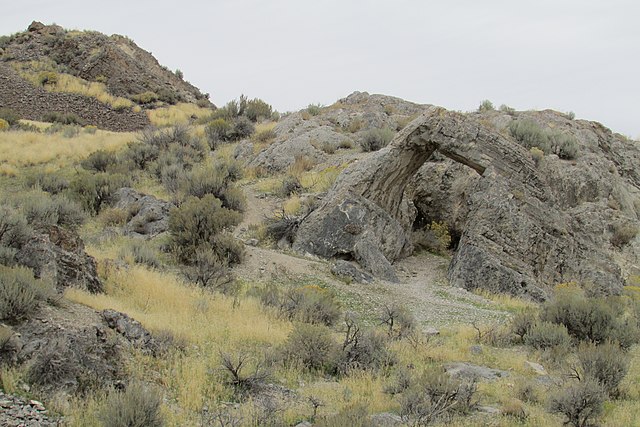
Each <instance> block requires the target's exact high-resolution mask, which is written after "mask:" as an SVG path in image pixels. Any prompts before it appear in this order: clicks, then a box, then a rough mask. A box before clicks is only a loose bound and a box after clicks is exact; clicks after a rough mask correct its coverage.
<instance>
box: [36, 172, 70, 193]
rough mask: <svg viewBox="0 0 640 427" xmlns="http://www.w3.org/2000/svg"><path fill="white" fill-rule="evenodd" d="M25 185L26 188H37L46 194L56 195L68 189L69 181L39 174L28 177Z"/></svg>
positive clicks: (46, 174)
mask: <svg viewBox="0 0 640 427" xmlns="http://www.w3.org/2000/svg"><path fill="white" fill-rule="evenodd" d="M26 185H27V186H28V187H39V188H40V189H41V190H42V191H46V192H47V193H51V194H58V193H61V192H63V191H64V190H66V189H67V188H69V181H68V180H67V179H66V178H63V177H62V176H60V175H57V174H52V173H41V174H37V175H31V176H28V177H27V179H26Z"/></svg>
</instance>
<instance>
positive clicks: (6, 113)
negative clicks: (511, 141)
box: [0, 108, 20, 126]
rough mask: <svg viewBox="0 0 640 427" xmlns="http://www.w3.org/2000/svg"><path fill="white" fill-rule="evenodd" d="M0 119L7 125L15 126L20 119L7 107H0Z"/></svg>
mask: <svg viewBox="0 0 640 427" xmlns="http://www.w3.org/2000/svg"><path fill="white" fill-rule="evenodd" d="M0 119H2V120H4V121H6V122H7V123H8V124H9V126H16V125H17V124H18V123H19V121H20V116H19V115H18V113H16V112H15V111H14V110H11V109H9V108H0Z"/></svg>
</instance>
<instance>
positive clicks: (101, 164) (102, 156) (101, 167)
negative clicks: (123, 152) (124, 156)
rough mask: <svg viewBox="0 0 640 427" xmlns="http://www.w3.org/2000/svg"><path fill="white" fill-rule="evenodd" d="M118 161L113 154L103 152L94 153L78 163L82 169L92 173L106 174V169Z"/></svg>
mask: <svg viewBox="0 0 640 427" xmlns="http://www.w3.org/2000/svg"><path fill="white" fill-rule="evenodd" d="M117 162H118V159H117V158H116V155H115V153H112V152H110V151H105V150H98V151H94V152H93V153H91V154H89V157H87V158H86V159H84V160H83V161H81V162H80V166H82V167H83V168H84V169H86V170H89V171H94V172H106V171H107V168H108V167H109V166H111V165H113V164H116V163H117Z"/></svg>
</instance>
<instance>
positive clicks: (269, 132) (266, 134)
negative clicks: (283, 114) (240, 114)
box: [253, 129, 278, 142]
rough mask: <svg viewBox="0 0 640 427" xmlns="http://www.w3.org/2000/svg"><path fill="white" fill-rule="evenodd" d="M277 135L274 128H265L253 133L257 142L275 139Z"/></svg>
mask: <svg viewBox="0 0 640 427" xmlns="http://www.w3.org/2000/svg"><path fill="white" fill-rule="evenodd" d="M277 136H278V135H276V133H275V131H274V130H273V129H265V130H261V131H260V132H256V133H255V134H253V140H254V141H257V142H267V141H271V140H272V139H275V138H276V137H277Z"/></svg>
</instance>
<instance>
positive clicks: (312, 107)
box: [306, 104, 322, 116]
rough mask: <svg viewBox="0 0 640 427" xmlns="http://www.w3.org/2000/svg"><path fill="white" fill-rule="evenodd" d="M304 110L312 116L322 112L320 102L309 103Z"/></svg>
mask: <svg viewBox="0 0 640 427" xmlns="http://www.w3.org/2000/svg"><path fill="white" fill-rule="evenodd" d="M306 112H307V113H309V114H310V115H312V116H317V115H318V114H320V113H321V112H322V105H321V104H309V105H308V106H307V109H306Z"/></svg>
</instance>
